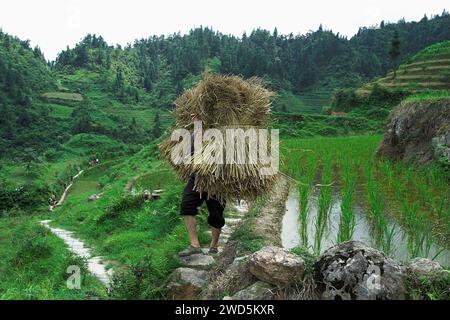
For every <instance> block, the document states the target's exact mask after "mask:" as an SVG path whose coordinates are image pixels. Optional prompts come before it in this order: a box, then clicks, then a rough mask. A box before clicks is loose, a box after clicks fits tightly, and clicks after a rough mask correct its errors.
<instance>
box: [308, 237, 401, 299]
mask: <svg viewBox="0 0 450 320" xmlns="http://www.w3.org/2000/svg"><path fill="white" fill-rule="evenodd" d="M315 281H316V283H317V286H318V291H319V296H320V298H321V299H327V300H328V299H331V300H341V299H342V300H351V299H352V300H354V299H356V300H374V299H383V300H385V299H388V300H397V299H403V298H404V295H405V270H404V267H402V266H401V265H400V264H398V263H397V262H395V261H394V260H392V259H391V258H389V257H387V256H386V255H385V254H384V253H383V252H381V251H379V250H376V249H373V248H370V247H367V246H366V245H364V244H363V243H361V242H358V241H349V242H345V243H342V244H340V245H337V246H335V247H332V248H330V249H328V250H327V251H325V252H324V253H323V254H322V255H321V256H320V258H319V260H318V261H317V262H316V264H315Z"/></svg>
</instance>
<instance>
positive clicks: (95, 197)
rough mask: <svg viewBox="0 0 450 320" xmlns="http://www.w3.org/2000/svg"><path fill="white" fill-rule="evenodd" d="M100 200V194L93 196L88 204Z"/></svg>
mask: <svg viewBox="0 0 450 320" xmlns="http://www.w3.org/2000/svg"><path fill="white" fill-rule="evenodd" d="M98 199H100V196H99V195H98V194H93V195H92V196H90V197H89V198H88V199H87V201H88V202H94V201H97V200H98Z"/></svg>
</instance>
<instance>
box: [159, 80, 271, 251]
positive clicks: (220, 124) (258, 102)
mask: <svg viewBox="0 0 450 320" xmlns="http://www.w3.org/2000/svg"><path fill="white" fill-rule="evenodd" d="M272 95H273V93H272V92H271V91H269V90H267V89H266V88H265V87H264V84H263V82H262V81H261V80H260V79H257V78H251V79H248V80H244V79H242V78H241V77H238V76H223V75H213V74H206V75H204V77H203V79H202V80H201V81H200V82H199V83H198V84H197V85H196V86H195V87H194V88H192V89H190V90H186V91H185V92H184V93H183V94H182V95H181V96H180V97H178V99H177V100H176V101H175V105H176V108H175V110H174V113H173V114H174V118H175V121H176V127H177V129H176V130H174V131H173V132H172V135H171V137H168V138H166V139H165V140H164V141H163V142H162V143H161V145H160V149H161V152H162V155H163V157H164V158H166V159H167V160H170V163H171V164H172V166H173V167H174V169H175V171H176V173H177V174H178V175H179V177H180V178H181V179H182V180H184V181H187V185H186V187H185V188H184V192H183V197H182V201H181V205H180V207H181V208H180V214H181V215H182V216H183V217H184V222H185V225H186V229H187V231H188V234H189V238H190V246H189V247H188V248H187V249H186V250H183V251H182V252H180V254H179V255H180V256H188V255H191V254H195V253H202V250H201V248H200V243H199V241H198V237H197V231H196V219H195V216H196V215H197V213H198V207H199V206H200V205H201V204H202V203H203V202H205V201H206V206H207V208H208V211H209V216H208V224H209V225H210V226H211V228H212V239H211V244H210V249H209V253H212V254H214V253H217V251H218V250H217V246H218V241H219V236H220V233H221V229H222V227H223V226H224V224H225V219H224V215H223V213H224V208H225V203H227V202H229V201H236V200H247V201H253V200H255V199H256V198H257V197H261V196H265V195H267V194H268V193H269V192H270V191H271V190H272V187H273V184H274V182H275V178H276V172H277V169H278V144H277V143H278V131H277V130H272V132H271V138H270V140H271V141H270V142H271V144H270V146H271V151H272V152H273V151H274V149H276V156H275V157H273V155H270V156H268V154H267V152H266V151H267V150H265V149H266V148H267V132H268V130H267V127H268V115H269V112H270V103H271V101H270V98H271V96H272ZM199 123H200V128H199V127H198V124H199ZM193 124H194V130H193V132H192V131H188V130H187V129H186V128H190V127H192V125H193ZM203 129H205V131H204V132H203ZM274 131H276V135H275V136H274V135H273V133H274ZM191 132H192V133H191ZM274 137H275V138H274ZM180 138H181V141H180ZM274 141H275V144H274ZM274 146H275V147H274ZM261 151H265V152H261ZM247 155H248V159H247ZM274 158H276V161H275V162H276V165H275V167H276V168H275V170H268V169H273V168H274V165H273V164H274V162H271V161H269V162H267V159H270V160H273V159H274ZM262 159H263V161H261V160H262ZM267 165H269V166H270V168H267ZM267 172H269V173H267Z"/></svg>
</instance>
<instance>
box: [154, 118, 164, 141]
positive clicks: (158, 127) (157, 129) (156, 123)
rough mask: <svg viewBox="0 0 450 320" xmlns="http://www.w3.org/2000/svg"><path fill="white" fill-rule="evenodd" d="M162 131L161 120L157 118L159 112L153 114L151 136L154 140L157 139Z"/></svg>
mask: <svg viewBox="0 0 450 320" xmlns="http://www.w3.org/2000/svg"><path fill="white" fill-rule="evenodd" d="M161 134H162V129H161V119H160V116H159V112H156V114H155V120H154V123H153V129H152V136H153V138H154V139H157V138H159V137H160V136H161Z"/></svg>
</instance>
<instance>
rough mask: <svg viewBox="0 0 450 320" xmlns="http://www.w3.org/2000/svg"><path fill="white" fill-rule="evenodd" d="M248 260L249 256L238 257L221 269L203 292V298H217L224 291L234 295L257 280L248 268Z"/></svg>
mask: <svg viewBox="0 0 450 320" xmlns="http://www.w3.org/2000/svg"><path fill="white" fill-rule="evenodd" d="M248 260H249V257H248V256H242V257H238V258H235V259H234V260H233V262H232V263H231V264H230V265H229V266H227V267H226V268H224V269H221V271H220V272H219V273H218V274H217V275H216V276H215V277H214V278H213V279H211V282H209V283H208V286H207V287H206V288H205V290H204V291H203V292H202V299H205V300H216V299H219V298H221V297H222V296H223V293H224V292H227V293H228V294H231V295H232V294H234V293H235V292H237V291H240V290H242V289H244V288H246V287H248V286H250V285H251V284H252V283H254V282H255V281H257V279H256V278H255V277H254V276H253V275H252V274H251V273H250V271H249V270H248V264H249V261H248Z"/></svg>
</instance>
